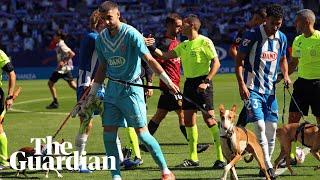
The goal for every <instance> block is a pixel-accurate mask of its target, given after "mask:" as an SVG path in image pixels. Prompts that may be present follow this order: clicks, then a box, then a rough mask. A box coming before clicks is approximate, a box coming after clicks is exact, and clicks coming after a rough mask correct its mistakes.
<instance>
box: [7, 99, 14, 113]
mask: <svg viewBox="0 0 320 180" xmlns="http://www.w3.org/2000/svg"><path fill="white" fill-rule="evenodd" d="M5 104H6V109H7V110H8V109H10V108H11V107H12V104H13V98H11V99H6V102H5Z"/></svg>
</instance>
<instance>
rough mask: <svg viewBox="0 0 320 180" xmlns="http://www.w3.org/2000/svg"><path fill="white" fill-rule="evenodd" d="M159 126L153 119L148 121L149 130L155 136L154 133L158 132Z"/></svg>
mask: <svg viewBox="0 0 320 180" xmlns="http://www.w3.org/2000/svg"><path fill="white" fill-rule="evenodd" d="M158 127H159V124H157V123H155V122H154V121H152V119H151V120H150V121H149V123H148V130H149V132H150V134H151V135H152V136H153V135H154V133H156V131H157V129H158Z"/></svg>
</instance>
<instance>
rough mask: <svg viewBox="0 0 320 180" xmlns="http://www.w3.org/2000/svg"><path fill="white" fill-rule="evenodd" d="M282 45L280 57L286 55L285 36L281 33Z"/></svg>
mask: <svg viewBox="0 0 320 180" xmlns="http://www.w3.org/2000/svg"><path fill="white" fill-rule="evenodd" d="M282 41H283V42H282V46H281V57H286V56H287V46H288V45H287V44H288V42H287V37H286V35H284V34H283V40H282Z"/></svg>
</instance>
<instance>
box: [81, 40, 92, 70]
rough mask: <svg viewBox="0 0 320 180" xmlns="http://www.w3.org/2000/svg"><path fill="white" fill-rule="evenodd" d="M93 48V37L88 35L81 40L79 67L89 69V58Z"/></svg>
mask: <svg viewBox="0 0 320 180" xmlns="http://www.w3.org/2000/svg"><path fill="white" fill-rule="evenodd" d="M94 50H95V39H94V38H93V37H91V36H89V35H87V36H86V37H85V39H83V40H82V41H81V44H80V54H79V55H80V57H79V60H80V62H79V69H81V70H84V71H91V58H92V55H93V52H94Z"/></svg>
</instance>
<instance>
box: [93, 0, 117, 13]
mask: <svg viewBox="0 0 320 180" xmlns="http://www.w3.org/2000/svg"><path fill="white" fill-rule="evenodd" d="M98 9H99V12H101V13H104V12H107V11H109V10H112V9H119V8H118V4H117V3H115V2H112V1H105V2H103V3H102V4H101V5H100V6H99V8H98Z"/></svg>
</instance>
